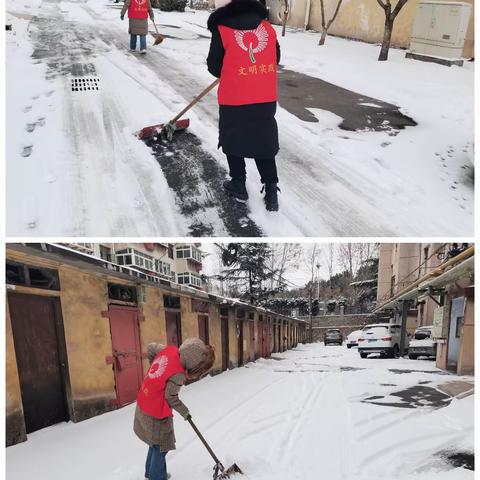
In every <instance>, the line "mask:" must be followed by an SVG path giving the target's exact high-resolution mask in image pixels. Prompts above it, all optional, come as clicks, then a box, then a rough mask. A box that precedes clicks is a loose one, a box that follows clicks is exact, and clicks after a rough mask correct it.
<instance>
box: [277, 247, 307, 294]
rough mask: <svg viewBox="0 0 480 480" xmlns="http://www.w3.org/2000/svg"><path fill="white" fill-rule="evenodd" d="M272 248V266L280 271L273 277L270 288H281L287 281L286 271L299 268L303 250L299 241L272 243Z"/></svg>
mask: <svg viewBox="0 0 480 480" xmlns="http://www.w3.org/2000/svg"><path fill="white" fill-rule="evenodd" d="M270 248H271V250H272V256H271V259H270V261H271V263H270V268H271V270H272V271H276V272H278V273H277V276H275V277H274V278H273V277H272V280H271V285H270V289H272V290H274V289H277V290H280V289H281V287H282V285H284V283H285V281H284V275H285V272H286V271H287V270H296V269H298V261H299V260H300V257H301V254H302V252H303V250H302V247H301V245H300V244H298V243H274V244H270Z"/></svg>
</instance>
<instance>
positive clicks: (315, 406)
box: [6, 343, 474, 480]
mask: <svg viewBox="0 0 480 480" xmlns="http://www.w3.org/2000/svg"><path fill="white" fill-rule="evenodd" d="M462 380H463V381H465V382H472V383H473V377H458V376H454V375H449V374H447V373H445V372H444V371H441V370H438V369H436V368H435V366H434V363H433V362H432V361H428V360H409V359H408V358H405V359H384V358H375V357H373V358H367V359H361V358H360V357H359V355H358V352H357V351H356V349H352V350H348V349H347V348H346V347H345V346H342V347H335V346H328V347H325V346H324V345H323V343H316V344H310V345H299V346H297V347H296V348H295V349H294V350H292V351H289V352H285V353H283V354H279V353H277V354H274V355H273V356H272V358H271V359H268V360H265V359H260V360H257V361H256V362H254V363H248V364H247V365H246V366H245V367H243V368H238V369H234V370H231V371H227V372H224V373H223V374H220V375H217V376H215V377H208V378H205V379H204V380H202V381H200V382H197V383H194V384H192V385H189V386H187V387H184V388H183V389H182V391H181V398H182V399H183V401H184V402H185V403H186V405H187V406H188V407H189V408H190V411H191V414H192V416H193V419H194V421H196V423H197V425H198V427H199V428H200V430H201V431H202V432H203V433H204V435H205V436H206V438H207V441H209V442H210V443H211V445H212V447H213V449H214V451H215V452H216V453H217V455H218V456H219V457H220V459H221V460H222V461H224V463H225V464H231V463H233V462H236V463H238V465H239V466H240V467H241V468H242V469H243V471H244V473H245V477H238V478H245V479H251V480H287V479H288V480H295V479H298V480H314V479H317V478H326V479H329V480H337V479H344V480H350V479H351V480H354V479H355V480H367V479H369V480H372V479H378V480H380V479H385V478H389V479H409V480H412V479H416V480H433V479H435V480H438V479H440V480H442V479H448V480H457V479H473V478H474V472H473V471H472V470H468V469H465V468H460V467H454V466H452V465H451V464H450V463H449V462H447V461H446V459H445V458H446V456H447V455H448V453H449V452H450V453H451V452H463V453H470V454H472V453H473V409H474V396H473V395H470V396H466V397H464V398H462V399H459V398H450V397H449V396H447V395H446V394H444V393H442V392H441V388H442V384H445V383H448V382H451V381H462ZM405 392H410V394H408V395H407V394H405ZM412 392H413V393H412ZM396 393H398V394H399V395H396ZM407 397H409V399H408V398H407ZM382 403H383V404H384V405H382ZM133 413H134V405H131V406H128V407H125V408H122V409H120V410H117V411H114V412H110V413H107V414H104V415H101V416H99V417H95V418H92V419H90V420H86V421H84V422H81V423H78V424H73V423H68V424H59V425H56V426H53V427H49V428H46V429H43V430H40V431H38V432H36V433H33V434H30V435H29V436H28V441H27V442H24V443H21V444H18V445H15V446H12V447H9V448H8V449H7V454H6V461H7V464H6V466H7V478H9V479H15V480H27V479H31V478H48V479H50V480H61V479H64V478H66V477H68V478H69V479H71V480H77V479H78V480H83V479H85V478H89V479H102V480H136V479H138V480H140V479H143V464H144V457H145V453H146V449H145V445H144V444H142V443H141V442H140V441H139V440H138V439H137V438H136V436H135V435H134V433H133V431H132V425H133ZM175 429H176V437H177V450H176V451H174V452H171V453H169V455H168V456H167V460H168V468H169V471H170V472H171V474H172V479H175V480H182V479H184V480H192V479H196V480H197V479H198V480H203V479H205V480H207V479H209V478H211V475H212V471H211V468H212V466H213V461H212V460H211V458H210V457H209V456H208V453H207V452H206V451H205V450H204V447H203V446H202V445H201V444H200V441H199V440H198V439H197V438H196V437H195V434H194V432H193V431H192V430H191V428H190V426H189V425H188V424H187V423H186V422H185V421H184V420H183V419H182V418H181V417H179V416H177V414H175Z"/></svg>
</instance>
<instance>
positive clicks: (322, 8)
mask: <svg viewBox="0 0 480 480" xmlns="http://www.w3.org/2000/svg"><path fill="white" fill-rule="evenodd" d="M320 10H321V12H322V27H323V28H325V5H324V4H323V0H320Z"/></svg>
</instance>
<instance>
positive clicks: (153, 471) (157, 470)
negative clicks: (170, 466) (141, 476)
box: [145, 445, 167, 480]
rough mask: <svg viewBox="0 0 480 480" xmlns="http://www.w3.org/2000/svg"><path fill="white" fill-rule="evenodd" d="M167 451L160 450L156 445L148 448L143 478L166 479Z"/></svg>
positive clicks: (150, 479)
mask: <svg viewBox="0 0 480 480" xmlns="http://www.w3.org/2000/svg"><path fill="white" fill-rule="evenodd" d="M166 456H167V452H161V451H160V449H159V447H158V445H153V446H151V447H150V448H149V449H148V453H147V461H146V463H145V478H148V479H149V480H167V463H166V461H165V457H166Z"/></svg>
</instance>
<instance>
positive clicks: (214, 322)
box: [208, 304, 222, 374]
mask: <svg viewBox="0 0 480 480" xmlns="http://www.w3.org/2000/svg"><path fill="white" fill-rule="evenodd" d="M208 329H209V336H210V345H211V346H212V347H213V348H214V349H215V363H214V364H213V368H212V373H214V374H215V373H220V372H221V371H222V337H221V326H220V308H219V307H218V306H217V305H212V304H210V307H209V314H208Z"/></svg>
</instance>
